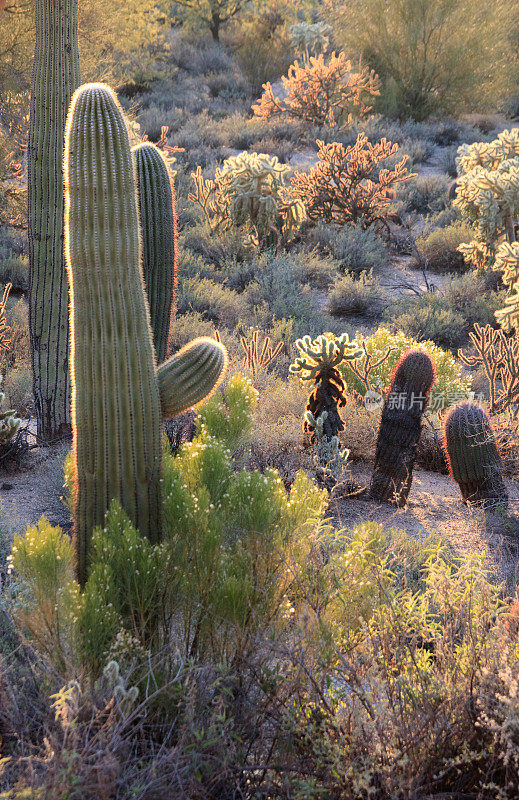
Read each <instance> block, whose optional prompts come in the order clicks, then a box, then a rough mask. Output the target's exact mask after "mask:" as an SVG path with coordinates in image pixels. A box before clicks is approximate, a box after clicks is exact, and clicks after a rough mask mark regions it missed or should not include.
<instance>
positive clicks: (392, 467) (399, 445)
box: [370, 350, 435, 507]
mask: <svg viewBox="0 0 519 800" xmlns="http://www.w3.org/2000/svg"><path fill="white" fill-rule="evenodd" d="M434 378H435V368H434V364H433V362H432V361H431V358H430V357H429V356H428V355H427V353H425V352H424V351H423V350H410V351H409V352H408V353H405V354H404V355H403V356H402V358H401V359H400V361H399V362H398V363H397V365H396V366H395V370H394V372H393V379H392V381H391V388H390V390H389V393H388V395H387V397H386V400H385V402H384V407H383V409H382V418H381V421H380V428H379V432H378V439H377V449H376V454H375V468H374V471H373V477H372V479H371V487H370V492H371V496H372V497H373V499H374V500H376V501H377V502H378V503H388V502H391V503H395V504H396V505H397V506H399V507H400V506H403V505H405V503H406V502H407V497H408V495H409V490H410V489H411V483H412V481H413V467H414V462H415V458H416V448H417V447H418V442H419V441H420V434H421V432H422V414H423V412H424V411H425V409H426V406H427V401H428V397H429V392H430V390H431V387H432V385H433V383H434Z"/></svg>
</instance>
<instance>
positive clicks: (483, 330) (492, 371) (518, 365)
mask: <svg viewBox="0 0 519 800" xmlns="http://www.w3.org/2000/svg"><path fill="white" fill-rule="evenodd" d="M469 336H470V340H471V342H472V345H473V346H474V349H475V351H476V352H475V354H474V355H467V354H465V353H464V352H463V350H458V357H459V359H460V361H462V363H463V364H465V365H466V366H467V367H469V369H478V368H479V367H483V370H484V372H485V377H486V379H487V383H488V391H489V395H490V412H491V413H492V414H496V413H500V412H502V411H507V410H509V411H510V413H511V414H512V416H514V417H515V416H517V413H518V409H519V339H518V338H517V337H515V336H513V337H510V336H507V335H506V333H505V332H504V331H503V330H496V329H495V328H492V326H491V325H478V324H477V323H476V324H475V325H474V330H473V331H472V332H471V333H470V334H469Z"/></svg>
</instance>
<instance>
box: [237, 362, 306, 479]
mask: <svg viewBox="0 0 519 800" xmlns="http://www.w3.org/2000/svg"><path fill="white" fill-rule="evenodd" d="M259 377H260V379H259V380H257V381H256V382H255V385H256V386H257V388H260V387H261V391H260V395H259V400H258V405H257V408H256V414H255V419H254V428H253V431H252V441H251V455H250V462H251V467H253V468H255V469H262V470H263V469H266V468H267V467H273V468H275V469H277V470H279V473H280V475H281V476H282V478H283V480H284V482H285V483H287V484H290V483H292V481H293V480H294V477H295V475H296V472H297V471H298V470H299V469H307V470H309V471H312V456H311V454H310V452H309V451H308V450H307V449H306V448H305V442H304V437H303V414H304V410H305V403H306V392H305V389H304V387H302V386H301V385H300V384H299V382H298V381H296V380H290V381H289V382H288V383H286V382H285V381H283V380H280V379H279V378H278V377H276V376H275V375H265V376H263V377H261V376H259Z"/></svg>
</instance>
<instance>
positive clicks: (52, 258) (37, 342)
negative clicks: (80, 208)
mask: <svg viewBox="0 0 519 800" xmlns="http://www.w3.org/2000/svg"><path fill="white" fill-rule="evenodd" d="M35 20H36V46H35V52H34V64H33V70H32V87H31V114H30V125H29V150H28V167H29V193H28V211H29V215H28V223H29V230H28V234H29V261H30V286H29V331H30V337H31V352H32V369H33V388H34V407H35V411H36V418H37V424H38V435H39V436H40V437H41V438H42V439H44V440H46V441H49V440H51V439H54V438H56V437H57V436H60V435H62V434H64V433H69V432H70V377H69V326H68V312H69V297H68V287H67V274H66V271H65V261H64V257H63V138H64V133H65V119H66V115H67V109H68V106H69V103H70V99H71V97H72V94H73V92H74V91H75V89H76V88H77V87H78V86H79V84H80V77H79V48H78V0H36V2H35Z"/></svg>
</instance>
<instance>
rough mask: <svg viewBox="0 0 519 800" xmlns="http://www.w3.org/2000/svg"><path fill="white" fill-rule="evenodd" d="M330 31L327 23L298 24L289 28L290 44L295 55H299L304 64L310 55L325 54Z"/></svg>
mask: <svg viewBox="0 0 519 800" xmlns="http://www.w3.org/2000/svg"><path fill="white" fill-rule="evenodd" d="M331 32H332V29H331V27H330V25H328V23H327V22H322V21H321V22H314V23H312V22H298V23H297V24H295V25H292V26H291V27H290V31H289V35H290V43H291V45H292V47H293V48H294V50H295V51H296V53H300V54H301V55H302V57H303V60H304V62H305V63H308V62H309V60H310V55H313V56H317V55H320V54H321V53H326V51H327V50H328V46H329V44H330V33H331Z"/></svg>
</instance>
